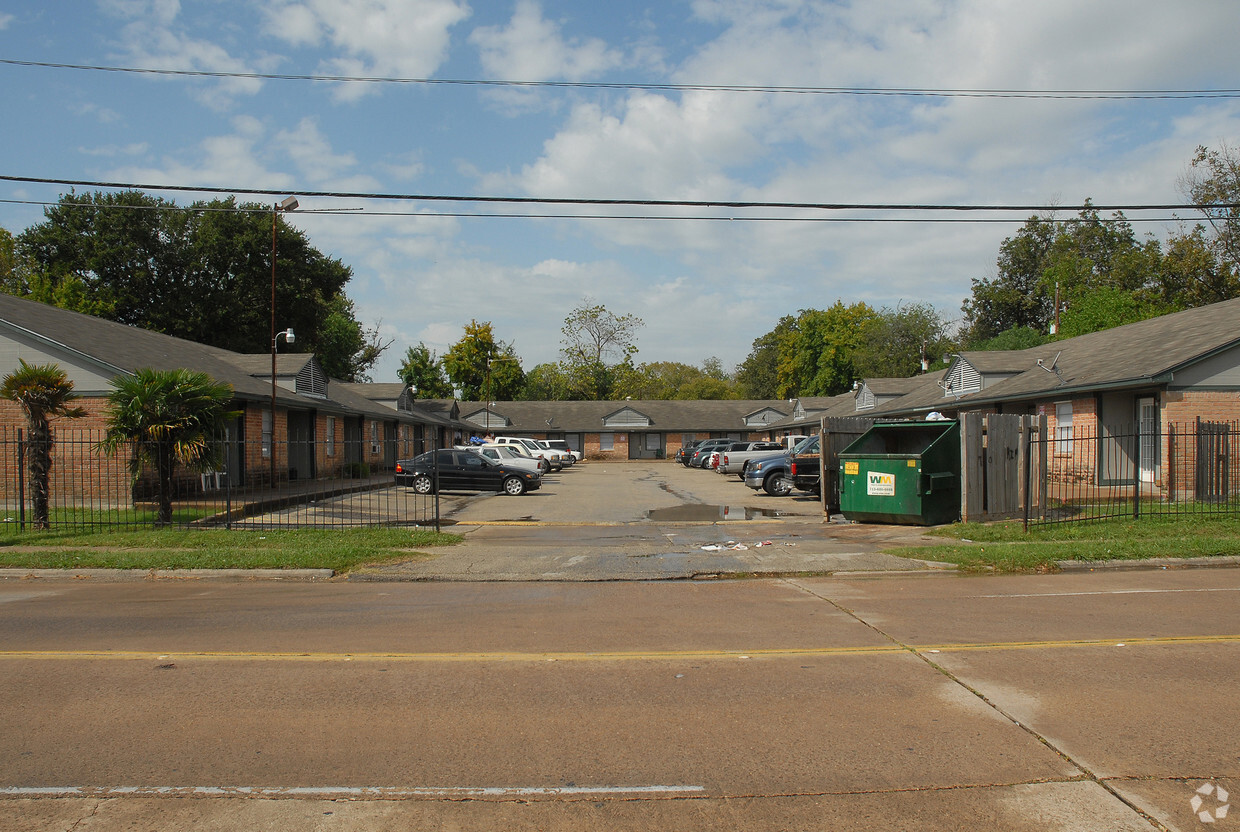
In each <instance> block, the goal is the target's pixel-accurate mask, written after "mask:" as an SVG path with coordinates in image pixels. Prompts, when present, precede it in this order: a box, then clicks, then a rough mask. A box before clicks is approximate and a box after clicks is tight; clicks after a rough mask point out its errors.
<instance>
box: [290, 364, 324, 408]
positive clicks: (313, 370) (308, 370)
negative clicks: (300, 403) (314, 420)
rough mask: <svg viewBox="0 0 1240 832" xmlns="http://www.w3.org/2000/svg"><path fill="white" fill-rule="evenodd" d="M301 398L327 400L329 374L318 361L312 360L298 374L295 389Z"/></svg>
mask: <svg viewBox="0 0 1240 832" xmlns="http://www.w3.org/2000/svg"><path fill="white" fill-rule="evenodd" d="M293 389H294V390H295V391H296V392H297V395H299V396H312V397H314V398H316V399H326V398H327V374H326V373H324V372H323V368H322V367H321V366H319V362H318V359H314V358H312V359H310V360H309V361H307V362H306V366H305V367H302V368H301V372H300V373H298V374H297V380H296V383H295V386H294V388H293Z"/></svg>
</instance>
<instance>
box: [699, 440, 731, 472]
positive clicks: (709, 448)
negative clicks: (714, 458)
mask: <svg viewBox="0 0 1240 832" xmlns="http://www.w3.org/2000/svg"><path fill="white" fill-rule="evenodd" d="M738 441H740V440H737V439H732V438H731V437H725V438H723V439H707V440H706V441H704V442H699V443H698V444H697V447H696V448H694V449H693V457H692V458H691V459H690V460H689V466H690V467H691V468H706V467H707V466H709V465H710V455H711V453H712V452H713V451H718V450H721V449H722V448H724V447H725V446H727V445H731V444H732V443H733V442H738Z"/></svg>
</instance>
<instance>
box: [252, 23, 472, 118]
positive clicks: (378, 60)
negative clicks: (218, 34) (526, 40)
mask: <svg viewBox="0 0 1240 832" xmlns="http://www.w3.org/2000/svg"><path fill="white" fill-rule="evenodd" d="M265 15H266V27H265V28H266V31H267V33H268V34H270V35H272V36H274V37H276V38H279V39H281V40H284V41H286V42H288V43H291V44H293V45H295V46H305V45H313V46H318V45H319V44H322V43H326V44H330V46H331V47H332V48H334V49H336V50H338V51H339V53H340V54H338V55H337V56H335V57H333V58H329V59H327V60H325V61H324V63H323V64H322V65H321V70H322V71H324V72H325V73H327V74H332V75H350V76H384V77H403V78H426V77H429V76H431V75H433V74H434V72H435V70H436V69H438V68H439V65H440V64H441V63H442V62H443V61H444V60H445V58H446V57H447V51H448V45H449V30H450V29H451V28H452V27H453V26H455V25H456V24H457V23H460V22H461V21H462V20H464V19H465V18H467V17H468V16H469V7H468V5H466V4H465V2H463V0H280V2H274V3H271V4H268V6H267V7H266V9H265ZM375 91H377V87H376V86H375V85H372V84H362V83H356V84H342V85H340V86H338V87H337V88H336V97H337V98H339V99H342V100H353V99H357V98H360V97H362V96H364V95H366V94H367V93H370V92H375Z"/></svg>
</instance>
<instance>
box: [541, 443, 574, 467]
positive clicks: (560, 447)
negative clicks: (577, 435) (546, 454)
mask: <svg viewBox="0 0 1240 832" xmlns="http://www.w3.org/2000/svg"><path fill="white" fill-rule="evenodd" d="M547 444H548V445H550V446H551V449H552V450H555V451H559V452H560V453H561V454H568V455H569V456H571V457H572V458H573V463H574V464H576V463H578V462H581V459H582V456H581V451H574V450H573V449H572V448H570V447H568V442H566V441H565V440H563V439H548V440H547Z"/></svg>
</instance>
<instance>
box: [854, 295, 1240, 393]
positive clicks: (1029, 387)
mask: <svg viewBox="0 0 1240 832" xmlns="http://www.w3.org/2000/svg"><path fill="white" fill-rule="evenodd" d="M1237 345H1240V298H1237V299H1234V300H1228V301H1223V302H1221V303H1215V304H1211V305H1210V306H1202V307H1198V308H1196V309H1186V310H1184V311H1182V312H1175V313H1172V314H1170V315H1163V316H1162V317H1159V318H1151V319H1149V320H1145V321H1139V322H1137V323H1133V324H1126V325H1124V326H1119V327H1115V328H1113V329H1106V330H1102V331H1101V332H1091V333H1089V334H1088V335H1079V336H1077V337H1075V338H1066V339H1064V340H1062V341H1053V342H1051V343H1049V344H1044V345H1042V346H1039V347H1031V348H1029V349H1024V350H1007V351H999V352H965V353H961V355H960V358H961V359H963V360H966V361H968V362H969V363H970V364H971V365H973V366H974V367H975V368H976V369H977V370H978V371H979V372H982V373H983V374H986V373H996V374H1003V373H1014V375H1012V376H1010V377H1008V378H1005V379H1002V380H1000V381H996V382H995V383H993V384H990V385H989V386H987V387H985V388H983V389H982V390H980V391H978V392H976V393H970V394H967V395H964V396H961V397H959V399H956V398H953V397H951V396H948V395H945V394H944V392H943V390H942V389H941V388H940V389H932V388H928V387H927V388H922V389H918V390H916V391H914V392H912V393H910V394H908V395H906V396H904V397H902V398H900V399H896V400H894V401H891V402H888V403H887V404H885V405H884V406H882V407H880V408H877V409H876V410H881V411H890V412H916V411H924V410H938V409H940V408H948V409H956V408H959V407H960V406H963V405H968V406H975V405H986V404H992V403H998V402H1004V401H1019V400H1030V399H1037V398H1047V397H1051V396H1055V397H1058V396H1068V395H1072V394H1075V393H1081V392H1088V391H1094V390H1105V389H1122V388H1135V387H1142V386H1148V385H1151V384H1161V383H1165V382H1167V381H1169V380H1170V379H1171V376H1172V374H1173V373H1174V372H1176V371H1178V370H1180V369H1182V368H1184V367H1187V366H1189V365H1191V364H1193V363H1195V362H1197V361H1200V360H1202V359H1204V358H1208V357H1209V356H1211V355H1214V354H1215V353H1218V352H1220V351H1222V350H1225V349H1229V348H1231V347H1235V346H1237ZM1039 361H1040V362H1041V366H1039V364H1038V362H1039ZM1056 371H1057V372H1056Z"/></svg>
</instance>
